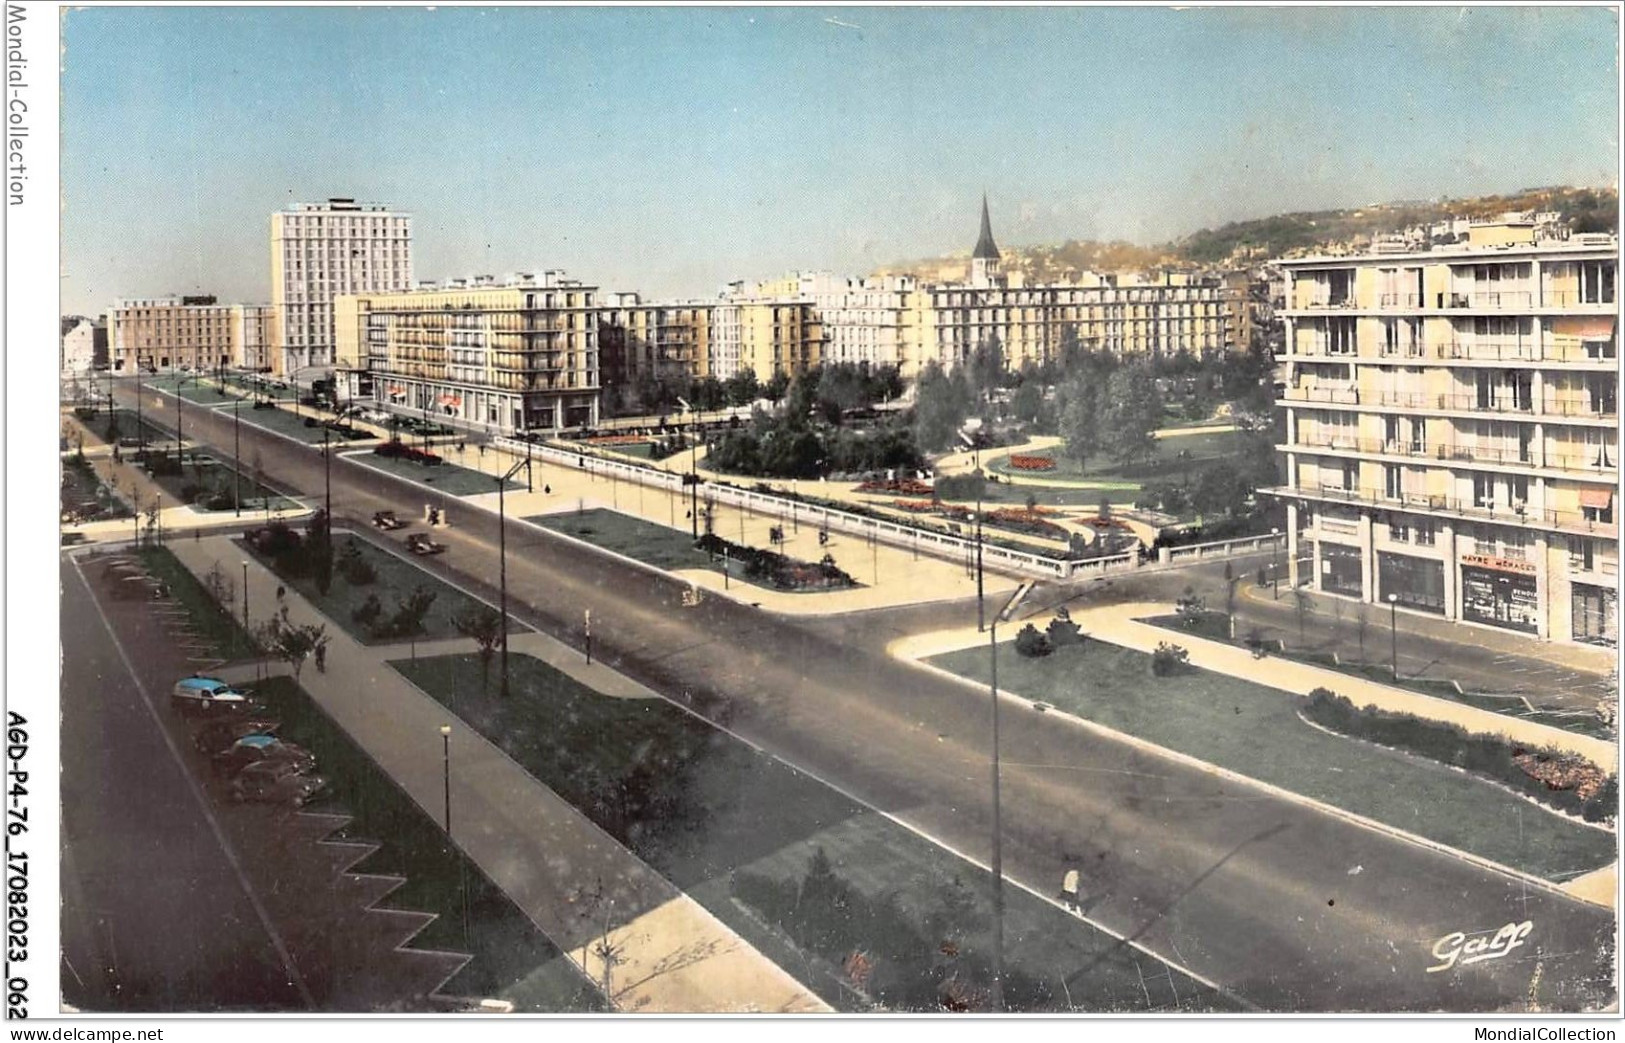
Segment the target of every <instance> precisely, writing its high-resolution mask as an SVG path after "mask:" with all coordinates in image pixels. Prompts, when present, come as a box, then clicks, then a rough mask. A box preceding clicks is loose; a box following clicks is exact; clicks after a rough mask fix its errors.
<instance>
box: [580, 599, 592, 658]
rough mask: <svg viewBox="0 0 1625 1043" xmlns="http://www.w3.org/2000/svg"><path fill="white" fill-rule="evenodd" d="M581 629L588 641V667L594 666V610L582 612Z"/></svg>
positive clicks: (583, 610) (587, 609)
mask: <svg viewBox="0 0 1625 1043" xmlns="http://www.w3.org/2000/svg"><path fill="white" fill-rule="evenodd" d="M581 628H582V630H583V631H584V632H585V635H586V639H587V665H588V666H591V665H592V609H590V608H584V609H582V610H581Z"/></svg>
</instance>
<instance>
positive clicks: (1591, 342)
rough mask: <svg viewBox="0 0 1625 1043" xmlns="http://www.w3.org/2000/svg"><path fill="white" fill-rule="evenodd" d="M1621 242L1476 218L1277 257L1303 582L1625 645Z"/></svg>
mask: <svg viewBox="0 0 1625 1043" xmlns="http://www.w3.org/2000/svg"><path fill="white" fill-rule="evenodd" d="M1617 252H1618V245H1617V241H1616V240H1615V239H1614V237H1612V236H1574V237H1572V238H1570V239H1567V240H1541V241H1537V240H1536V239H1535V237H1534V230H1533V228H1532V227H1525V226H1520V225H1518V224H1503V225H1497V224H1482V225H1474V226H1473V227H1472V228H1471V229H1470V231H1469V236H1468V242H1467V243H1465V244H1459V245H1455V246H1447V247H1439V248H1435V249H1433V250H1429V251H1420V252H1403V251H1384V252H1377V253H1371V254H1365V255H1358V256H1339V257H1305V258H1293V259H1290V260H1284V261H1281V262H1279V263H1280V266H1281V268H1282V269H1283V271H1284V272H1285V274H1286V308H1285V310H1284V312H1283V313H1282V317H1283V319H1284V322H1285V354H1284V355H1283V357H1282V361H1283V362H1284V369H1285V387H1284V390H1283V391H1282V393H1281V399H1280V405H1281V407H1282V409H1283V410H1284V411H1285V413H1286V431H1287V435H1286V441H1285V443H1283V444H1282V445H1280V446H1279V447H1278V449H1279V451H1280V452H1281V453H1282V454H1283V456H1284V458H1285V465H1286V466H1285V473H1286V476H1287V480H1286V481H1287V484H1286V485H1285V486H1283V487H1281V488H1278V489H1275V490H1272V491H1271V492H1272V493H1273V494H1274V495H1276V496H1278V497H1280V498H1281V499H1282V500H1283V501H1284V502H1285V503H1286V506H1287V514H1288V533H1289V538H1290V540H1291V544H1292V546H1291V551H1292V553H1291V554H1290V556H1289V557H1290V560H1291V562H1292V574H1291V577H1290V578H1291V580H1292V582H1293V583H1294V584H1300V583H1302V584H1306V585H1309V586H1312V587H1314V588H1316V589H1318V590H1320V591H1323V592H1325V593H1328V594H1333V595H1338V596H1346V597H1350V598H1356V599H1358V600H1361V601H1365V602H1371V603H1382V604H1386V603H1387V602H1388V600H1389V598H1390V596H1393V597H1394V598H1395V599H1396V600H1397V604H1398V605H1399V606H1400V607H1402V608H1407V609H1413V610H1417V611H1422V612H1429V613H1434V614H1438V615H1442V616H1444V617H1445V618H1448V619H1452V620H1459V621H1463V622H1468V623H1475V624H1483V625H1487V626H1494V627H1503V628H1508V629H1513V630H1520V631H1524V632H1527V633H1531V634H1537V635H1539V636H1540V637H1543V638H1548V639H1551V640H1556V641H1586V642H1601V643H1613V642H1614V641H1615V639H1616V633H1617V598H1616V588H1617V585H1618V569H1619V536H1618V534H1619V529H1618V522H1617V519H1616V516H1615V509H1616V507H1615V491H1616V487H1617V485H1618V481H1619V471H1618V458H1617V455H1616V443H1617V440H1618V423H1619V414H1618V385H1619V374H1618V358H1617V326H1618V314H1619V307H1618V301H1617V291H1616V280H1617V263H1618V262H1617ZM1305 538H1307V539H1308V540H1309V541H1310V545H1311V549H1309V550H1306V551H1301V548H1300V546H1299V544H1300V540H1302V539H1305ZM1300 552H1301V553H1302V555H1303V558H1302V560H1303V561H1306V562H1307V563H1308V567H1309V571H1310V574H1309V575H1307V576H1304V575H1300V570H1301V567H1302V566H1301V565H1300Z"/></svg>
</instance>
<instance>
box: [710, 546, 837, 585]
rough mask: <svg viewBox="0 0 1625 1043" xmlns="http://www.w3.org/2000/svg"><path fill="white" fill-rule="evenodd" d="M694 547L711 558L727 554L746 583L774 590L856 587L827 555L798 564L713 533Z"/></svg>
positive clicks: (785, 557) (779, 555)
mask: <svg viewBox="0 0 1625 1043" xmlns="http://www.w3.org/2000/svg"><path fill="white" fill-rule="evenodd" d="M695 546H697V547H698V548H699V549H700V550H703V551H708V552H710V553H712V554H719V555H720V554H723V553H724V552H726V554H727V555H728V557H729V558H731V559H732V560H734V561H737V562H740V563H741V564H742V565H743V566H744V571H745V578H746V579H749V580H755V581H757V582H761V583H765V584H767V585H768V586H770V587H772V588H774V589H775V590H793V591H808V590H844V589H846V588H849V587H855V586H857V585H858V583H857V581H856V580H854V579H853V578H852V577H851V576H850V575H848V574H847V573H845V572H843V571H841V569H840V568H838V567H837V566H836V564H835V559H834V558H832V557H830V556H829V555H828V554H826V555H824V560H823V561H820V562H817V563H816V564H814V563H809V562H805V561H797V560H796V559H795V558H791V557H787V556H785V555H783V554H778V553H776V552H774V551H770V550H758V549H757V548H755V547H745V546H741V545H740V544H737V543H731V542H729V541H728V540H725V539H722V538H721V537H720V536H716V535H714V534H712V533H706V534H705V535H704V536H701V537H700V540H699V542H698V543H697V544H695Z"/></svg>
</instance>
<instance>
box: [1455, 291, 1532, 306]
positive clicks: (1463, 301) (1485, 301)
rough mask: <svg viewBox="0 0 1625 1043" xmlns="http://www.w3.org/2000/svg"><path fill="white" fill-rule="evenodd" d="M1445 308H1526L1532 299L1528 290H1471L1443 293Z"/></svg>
mask: <svg viewBox="0 0 1625 1043" xmlns="http://www.w3.org/2000/svg"><path fill="white" fill-rule="evenodd" d="M1440 297H1441V298H1443V307H1445V308H1468V309H1472V310H1475V311H1504V310H1507V309H1511V308H1517V309H1527V308H1528V307H1529V306H1530V304H1531V302H1532V301H1533V300H1534V294H1532V293H1530V292H1529V291H1528V290H1473V291H1470V292H1467V293H1444V294H1440Z"/></svg>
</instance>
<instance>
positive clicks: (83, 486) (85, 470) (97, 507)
mask: <svg viewBox="0 0 1625 1043" xmlns="http://www.w3.org/2000/svg"><path fill="white" fill-rule="evenodd" d="M62 479H63V485H62V492H61V497H60V499H61V503H62V509H63V510H64V511H76V512H77V513H78V515H79V517H80V518H82V519H83V520H85V521H107V520H109V519H113V518H128V517H130V515H131V514H132V513H134V512H132V511H131V510H130V508H129V507H128V506H127V505H126V504H125V503H124V501H123V500H121V499H119V498H118V497H117V496H115V495H113V491H112V490H111V489H109V488H107V486H106V485H103V484H102V480H101V478H100V477H98V476H97V474H96V471H95V469H94V468H93V467H92V466H91V465H90V463H89V462H88V461H87V462H85V463H76V462H74V460H73V459H72V458H71V457H70V458H69V459H66V460H64V461H62Z"/></svg>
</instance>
